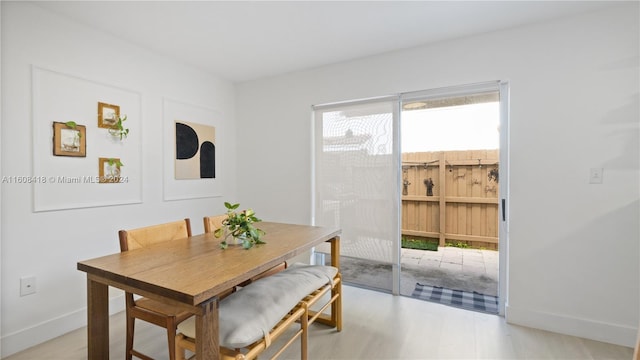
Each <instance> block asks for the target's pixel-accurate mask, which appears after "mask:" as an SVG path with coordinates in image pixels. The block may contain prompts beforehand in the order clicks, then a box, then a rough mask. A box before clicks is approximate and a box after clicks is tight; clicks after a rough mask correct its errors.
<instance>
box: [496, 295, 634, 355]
mask: <svg viewBox="0 0 640 360" xmlns="http://www.w3.org/2000/svg"><path fill="white" fill-rule="evenodd" d="M505 318H506V320H507V323H509V324H514V325H522V326H527V327H531V328H535V329H541V330H547V331H552V332H556V333H560V334H566V335H572V336H577V337H581V338H585V339H591V340H596V341H602V342H606V343H610V344H616V345H621V346H627V347H634V346H635V344H636V339H637V334H638V329H637V328H635V327H631V326H626V325H620V324H610V323H604V322H599V321H594V320H589V319H579V318H573V317H569V316H563V315H558V314H551V313H544V312H536V311H531V310H527V309H519V308H516V307H513V306H509V305H507V306H506V309H505Z"/></svg>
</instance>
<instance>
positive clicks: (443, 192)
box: [438, 151, 447, 246]
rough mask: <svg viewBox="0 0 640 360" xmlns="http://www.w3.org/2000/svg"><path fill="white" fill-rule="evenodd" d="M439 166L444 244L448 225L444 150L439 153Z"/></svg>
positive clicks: (441, 222)
mask: <svg viewBox="0 0 640 360" xmlns="http://www.w3.org/2000/svg"><path fill="white" fill-rule="evenodd" d="M438 166H439V169H438V170H439V171H438V173H439V174H440V176H439V177H440V179H439V181H438V183H439V184H440V202H439V206H438V207H439V213H440V226H439V229H438V231H439V232H440V240H439V242H438V243H439V246H444V245H445V243H444V240H445V239H444V233H445V227H446V222H447V220H446V211H447V210H446V209H447V206H446V200H445V196H446V193H447V189H446V186H445V184H446V183H447V179H446V176H447V171H446V170H447V164H446V162H445V156H444V151H440V153H439V154H438Z"/></svg>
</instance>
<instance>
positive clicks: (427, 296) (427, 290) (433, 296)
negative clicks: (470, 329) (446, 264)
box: [411, 283, 498, 314]
mask: <svg viewBox="0 0 640 360" xmlns="http://www.w3.org/2000/svg"><path fill="white" fill-rule="evenodd" d="M411 296H412V297H415V298H418V299H422V300H427V301H432V302H438V303H441V304H444V305H449V306H455V307H459V308H463V309H468V310H475V311H483V312H488V313H492V314H497V313H498V298H497V297H495V296H491V295H484V294H480V293H477V292H475V291H474V292H469V291H462V290H451V289H447V288H443V287H438V286H431V285H423V284H420V283H416V288H415V289H414V290H413V294H411Z"/></svg>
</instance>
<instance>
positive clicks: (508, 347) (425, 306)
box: [6, 286, 633, 360]
mask: <svg viewBox="0 0 640 360" xmlns="http://www.w3.org/2000/svg"><path fill="white" fill-rule="evenodd" d="M343 314H344V328H343V331H342V332H340V333H338V332H336V331H335V330H334V329H330V328H328V327H325V326H323V325H320V324H314V325H312V329H311V331H310V333H309V359H631V357H632V354H633V349H631V348H627V347H622V346H616V345H611V344H606V343H602V342H598V341H592V340H586V339H581V338H577V337H573V336H567V335H560V334H555V333H551V332H547V331H542V330H536V329H530V328H526V327H521V326H515V325H509V324H506V323H505V321H504V318H502V317H498V316H495V315H488V314H483V313H477V312H472V311H465V310H460V309H455V308H452V307H448V306H444V305H439V304H434V303H430V302H426V301H421V300H416V299H412V298H407V297H401V296H391V295H389V294H384V293H380V292H376V291H371V290H365V289H361V288H357V287H352V286H344V303H343ZM110 324H111V348H110V349H111V356H110V358H111V359H124V330H125V317H124V315H123V314H122V313H119V314H116V315H114V316H112V317H111V323H110ZM136 344H138V347H139V348H140V349H141V350H143V351H146V352H147V353H148V354H149V355H151V356H154V357H155V358H156V359H167V358H168V354H167V347H166V337H165V332H164V331H162V329H160V328H158V327H156V326H153V325H147V324H144V323H143V322H138V324H137V329H136ZM86 346H87V335H86V329H85V328H82V329H78V330H76V331H73V332H71V333H69V334H66V335H63V336H61V337H59V338H57V339H54V340H51V341H49V342H46V343H44V344H41V345H38V346H35V347H33V348H30V349H27V350H25V351H22V352H20V353H17V354H14V355H13V356H10V357H8V358H6V360H38V359H61V360H62V359H64V360H74V359H86V352H87V349H86ZM265 355H269V354H268V353H267V354H265ZM263 358H268V356H263ZM281 358H282V359H299V358H300V355H299V342H298V343H296V344H295V345H294V346H293V347H292V348H290V349H288V350H287V351H286V352H285V354H283V356H282V357H281Z"/></svg>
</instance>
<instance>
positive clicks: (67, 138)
mask: <svg viewBox="0 0 640 360" xmlns="http://www.w3.org/2000/svg"><path fill="white" fill-rule="evenodd" d="M53 155H55V156H75V157H86V156H87V128H86V127H85V126H84V125H77V124H76V123H75V122H72V121H70V122H66V123H62V122H54V123H53Z"/></svg>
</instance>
